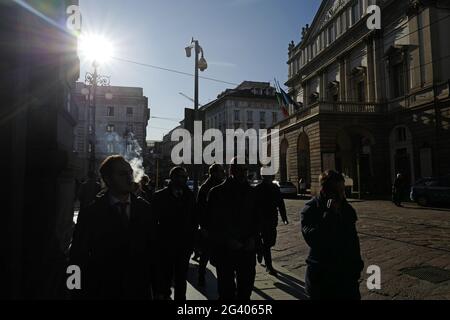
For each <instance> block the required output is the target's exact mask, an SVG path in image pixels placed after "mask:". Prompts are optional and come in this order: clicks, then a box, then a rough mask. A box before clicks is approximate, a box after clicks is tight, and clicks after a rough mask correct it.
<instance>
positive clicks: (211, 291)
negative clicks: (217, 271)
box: [188, 263, 218, 300]
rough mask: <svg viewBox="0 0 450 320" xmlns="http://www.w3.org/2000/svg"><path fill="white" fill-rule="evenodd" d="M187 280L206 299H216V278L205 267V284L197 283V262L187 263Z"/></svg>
mask: <svg viewBox="0 0 450 320" xmlns="http://www.w3.org/2000/svg"><path fill="white" fill-rule="evenodd" d="M188 282H189V283H190V284H191V286H192V287H194V289H195V290H197V291H198V292H200V293H201V294H202V295H204V296H205V297H206V298H207V299H208V300H217V299H218V293H217V278H216V276H215V275H214V273H212V272H211V270H209V268H207V269H206V275H205V286H204V287H201V286H199V285H198V264H192V263H190V264H189V270H188Z"/></svg>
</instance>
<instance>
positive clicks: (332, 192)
mask: <svg viewBox="0 0 450 320" xmlns="http://www.w3.org/2000/svg"><path fill="white" fill-rule="evenodd" d="M320 184H321V187H322V189H321V192H320V195H319V196H318V197H315V198H314V199H312V200H311V201H309V202H308V203H306V206H305V208H304V209H303V211H302V212H301V224H302V233H303V237H304V238H305V240H306V242H307V244H308V245H309V247H310V252H309V256H308V258H307V260H306V263H307V266H308V267H307V271H306V279H305V282H306V291H307V293H308V294H309V296H310V298H311V299H313V300H316V299H355V300H357V299H361V295H360V292H359V278H360V275H361V271H362V270H363V267H364V263H363V261H362V259H361V254H360V245H359V238H358V234H357V231H356V226H355V224H356V221H357V216H356V212H355V210H354V209H353V208H352V206H351V205H350V204H349V203H348V202H347V201H346V199H345V184H344V178H343V176H342V175H341V174H339V173H337V172H335V171H327V172H325V173H323V174H322V175H321V176H320Z"/></svg>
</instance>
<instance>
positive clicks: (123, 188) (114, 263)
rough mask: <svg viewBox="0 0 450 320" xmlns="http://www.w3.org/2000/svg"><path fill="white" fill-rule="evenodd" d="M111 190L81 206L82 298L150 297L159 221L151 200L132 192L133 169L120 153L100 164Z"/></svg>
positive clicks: (75, 246) (74, 250)
mask: <svg viewBox="0 0 450 320" xmlns="http://www.w3.org/2000/svg"><path fill="white" fill-rule="evenodd" d="M100 174H101V176H102V179H103V181H104V182H105V184H106V186H107V191H106V193H104V194H103V195H101V196H99V197H98V198H97V199H96V200H95V201H94V203H92V204H91V205H89V206H88V207H86V208H83V209H81V211H80V213H79V216H78V221H77V225H76V227H75V231H74V235H73V241H72V245H71V249H70V260H71V261H70V263H71V265H78V266H79V267H80V268H81V280H82V288H81V290H80V291H75V292H74V296H75V297H76V298H81V299H151V298H152V288H151V287H152V283H153V282H154V281H153V280H154V279H153V277H154V261H151V260H150V258H151V254H152V252H153V251H154V246H155V236H156V220H155V219H154V217H153V215H152V212H151V210H150V206H149V204H148V203H147V202H146V201H145V200H143V199H142V198H137V197H136V196H134V195H133V194H132V189H133V170H132V168H131V166H130V164H129V163H128V162H127V161H126V160H125V159H124V158H123V157H121V156H111V157H108V158H107V159H106V160H105V161H104V162H103V163H102V164H101V167H100Z"/></svg>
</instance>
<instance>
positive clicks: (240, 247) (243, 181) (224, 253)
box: [208, 159, 259, 300]
mask: <svg viewBox="0 0 450 320" xmlns="http://www.w3.org/2000/svg"><path fill="white" fill-rule="evenodd" d="M247 171H248V169H247V166H246V165H244V164H238V161H237V159H234V160H233V161H232V164H231V165H230V169H229V173H230V176H229V178H228V179H227V180H226V181H225V182H224V183H222V184H220V185H219V186H217V187H215V188H213V189H211V191H210V192H209V199H208V214H209V215H210V217H211V224H210V233H209V234H210V239H211V243H212V246H213V247H212V248H213V249H212V252H211V253H212V256H211V261H212V264H213V265H215V266H216V270H217V284H218V289H219V299H221V300H234V299H238V300H250V296H251V293H252V290H253V285H254V282H255V273H256V271H255V266H256V239H257V234H258V230H259V225H258V224H259V219H258V215H257V214H258V213H257V210H256V203H255V200H256V199H255V190H254V189H253V188H251V187H250V185H249V183H248V181H247Z"/></svg>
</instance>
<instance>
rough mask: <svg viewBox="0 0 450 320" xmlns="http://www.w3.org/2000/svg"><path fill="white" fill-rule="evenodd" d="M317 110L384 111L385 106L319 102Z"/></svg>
mask: <svg viewBox="0 0 450 320" xmlns="http://www.w3.org/2000/svg"><path fill="white" fill-rule="evenodd" d="M319 110H320V111H319V112H332V113H384V111H385V108H384V105H383V104H380V103H358V102H335V103H330V102H321V103H319Z"/></svg>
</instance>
